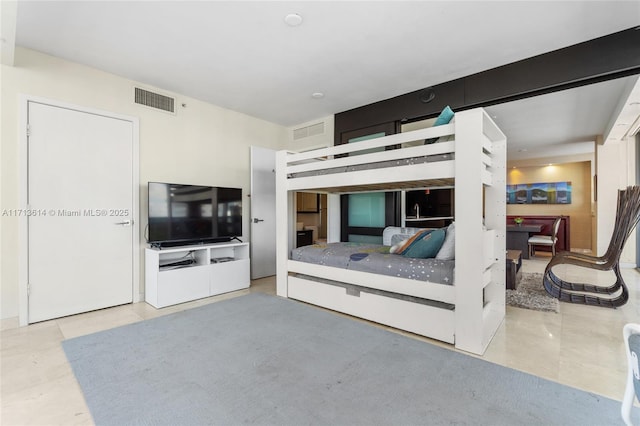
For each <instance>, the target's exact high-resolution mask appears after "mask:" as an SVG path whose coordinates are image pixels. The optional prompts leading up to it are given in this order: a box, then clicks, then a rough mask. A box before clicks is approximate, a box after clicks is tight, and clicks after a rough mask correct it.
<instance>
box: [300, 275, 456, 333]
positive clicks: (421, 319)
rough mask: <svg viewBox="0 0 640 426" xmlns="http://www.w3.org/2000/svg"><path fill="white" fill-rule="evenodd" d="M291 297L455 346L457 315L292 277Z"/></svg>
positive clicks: (447, 310) (384, 296)
mask: <svg viewBox="0 0 640 426" xmlns="http://www.w3.org/2000/svg"><path fill="white" fill-rule="evenodd" d="M288 297H290V298H292V299H297V300H301V301H303V302H307V303H311V304H314V305H318V306H322V307H325V308H328V309H331V310H334V311H338V312H343V313H346V314H349V315H353V316H356V317H359V318H364V319H366V320H369V321H374V322H377V323H380V324H384V325H388V326H391V327H394V328H398V329H401V330H405V331H409V332H411V333H416V334H419V335H422V336H427V337H430V338H434V339H437V340H441V341H443V342H447V343H454V331H455V311H454V310H453V309H451V308H449V309H446V308H441V307H436V306H431V305H429V304H423V303H417V302H414V301H408V300H403V299H401V298H395V297H390V296H387V295H383V294H375V293H372V292H368V291H366V290H354V288H353V287H347V288H345V287H341V286H338V285H333V284H329V283H324V282H320V281H315V280H309V279H305V278H302V277H296V276H289V277H288Z"/></svg>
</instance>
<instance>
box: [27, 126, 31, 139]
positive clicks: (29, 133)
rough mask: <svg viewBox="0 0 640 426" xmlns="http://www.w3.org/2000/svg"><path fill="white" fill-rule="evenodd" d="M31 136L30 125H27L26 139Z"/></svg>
mask: <svg viewBox="0 0 640 426" xmlns="http://www.w3.org/2000/svg"><path fill="white" fill-rule="evenodd" d="M29 136H31V124H27V137H29Z"/></svg>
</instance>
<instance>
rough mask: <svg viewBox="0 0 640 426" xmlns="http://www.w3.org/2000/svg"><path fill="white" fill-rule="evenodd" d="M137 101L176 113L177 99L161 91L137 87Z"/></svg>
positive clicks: (140, 103)
mask: <svg viewBox="0 0 640 426" xmlns="http://www.w3.org/2000/svg"><path fill="white" fill-rule="evenodd" d="M135 103H137V104H139V105H144V106H148V107H150V108H155V109H159V110H162V111H166V112H170V113H172V114H175V112H176V110H175V99H174V98H170V97H169V96H165V95H161V94H159V93H154V92H150V91H148V90H144V89H141V88H139V87H136V88H135Z"/></svg>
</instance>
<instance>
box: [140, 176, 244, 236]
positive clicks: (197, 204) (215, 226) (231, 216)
mask: <svg viewBox="0 0 640 426" xmlns="http://www.w3.org/2000/svg"><path fill="white" fill-rule="evenodd" d="M148 189H149V221H148V223H149V243H151V244H152V245H159V246H175V245H182V244H193V243H209V242H212V243H213V242H221V241H230V240H231V239H232V238H234V237H240V236H241V235H242V189H241V188H223V187H218V186H199V185H183V184H175V183H163V182H149V188H148Z"/></svg>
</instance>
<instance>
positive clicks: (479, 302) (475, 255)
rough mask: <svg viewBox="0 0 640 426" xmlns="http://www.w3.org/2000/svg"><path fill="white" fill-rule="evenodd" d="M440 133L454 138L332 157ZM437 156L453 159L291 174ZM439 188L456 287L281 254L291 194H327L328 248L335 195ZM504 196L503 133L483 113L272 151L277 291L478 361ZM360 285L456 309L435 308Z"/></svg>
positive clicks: (491, 298) (289, 235)
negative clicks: (449, 225) (444, 199)
mask: <svg viewBox="0 0 640 426" xmlns="http://www.w3.org/2000/svg"><path fill="white" fill-rule="evenodd" d="M442 136H453V140H450V141H448V142H438V143H434V144H430V145H414V146H406V147H400V148H398V149H390V150H386V151H379V152H373V153H363V154H361V155H351V156H346V157H341V158H336V157H337V156H338V155H339V154H352V153H355V154H357V153H358V152H359V151H362V150H369V149H372V148H378V149H384V147H387V146H398V145H400V144H407V143H410V142H412V141H421V140H424V139H429V138H438V137H442ZM441 154H453V155H454V157H453V158H454V159H450V160H446V161H438V162H430V163H423V164H413V165H397V166H393V167H387V168H377V169H369V170H360V171H345V172H341V173H332V174H324V175H322V174H321V175H314V176H307V177H293V176H295V174H296V173H300V172H307V171H318V170H323V169H329V168H334V167H343V166H351V165H359V164H367V163H373V162H380V161H386V160H402V159H408V158H412V157H418V156H422V155H441ZM449 158H452V157H449ZM443 186H455V224H456V225H455V228H456V229H455V238H456V244H455V258H456V268H455V271H454V285H444V284H435V283H425V282H420V281H415V280H411V279H406V278H399V277H392V276H386V275H378V274H372V273H367V272H359V271H352V270H344V269H339V268H333V267H327V266H323V265H316V264H309V263H305V262H299V261H293V260H290V258H289V255H290V253H291V250H292V248H293V247H294V237H295V235H296V233H295V231H296V229H295V222H296V221H295V211H296V209H295V207H296V206H295V202H296V201H295V196H294V195H295V192H296V191H306V192H317V193H327V194H328V196H327V199H328V215H327V216H328V220H327V222H328V229H327V242H338V241H340V198H339V194H344V193H355V192H362V191H397V190H407V189H418V188H433V187H443ZM505 191H506V137H505V135H504V134H503V133H502V132H501V131H500V129H499V128H498V127H497V126H496V124H495V123H494V122H493V120H491V118H490V117H489V116H488V115H487V113H486V112H485V111H484V110H483V109H473V110H468V111H462V112H459V113H456V114H455V118H454V121H453V122H452V123H451V124H447V125H443V126H437V127H432V128H428V129H421V130H416V131H412V132H406V133H399V134H394V135H390V136H385V137H381V138H377V139H371V140H367V141H362V142H358V143H353V144H344V145H337V146H333V147H329V148H322V149H317V150H312V151H307V152H302V153H293V152H289V151H279V152H278V153H277V155H276V213H277V214H276V230H277V237H276V238H277V241H276V247H277V248H276V250H277V269H276V273H277V294H278V295H279V296H282V297H287V298H292V299H297V300H301V301H304V302H307V303H311V304H315V305H319V306H323V307H326V308H328V309H331V310H335V311H339V312H344V313H347V314H350V315H353V316H357V317H361V318H364V319H367V320H370V321H374V322H377V323H381V324H385V325H388V326H391V327H394V328H398V329H401V330H406V331H409V332H412V333H416V334H419V335H422V336H426V337H430V338H434V339H437V340H441V341H444V342H447V343H451V344H454V345H455V347H456V348H457V349H461V350H464V351H467V352H471V353H475V354H479V355H481V354H483V353H484V351H485V349H486V348H487V346H488V344H489V342H490V341H491V339H492V337H493V335H494V334H495V332H496V330H497V329H498V327H499V326H500V324H501V322H502V320H503V318H504V315H505V213H506V195H505ZM300 274H303V275H300ZM309 276H311V277H316V278H319V279H324V280H331V281H337V282H341V283H348V284H352V285H356V286H359V287H356V288H360V289H362V288H364V290H362V291H357V290H356V291H353V288H352V289H351V291H349V290H345V288H343V287H340V286H336V285H331V284H325V283H323V282H320V281H319V280H313V279H308V278H307V277H309ZM366 289H376V290H382V291H387V292H392V293H399V294H402V295H409V296H413V297H417V298H422V299H428V300H431V301H437V302H444V303H446V304H450V305H455V307H454V309H443V308H441V307H437V306H433V304H431V305H430V304H421V303H414V302H411V301H407V300H404V299H399V298H395V297H387V296H385V295H381V294H380V292H379V291H373V292H368V291H366ZM405 299H406V298H405Z"/></svg>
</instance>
